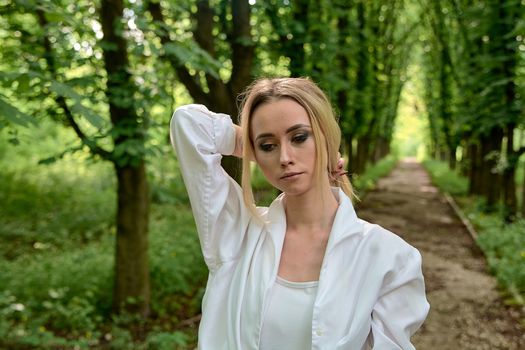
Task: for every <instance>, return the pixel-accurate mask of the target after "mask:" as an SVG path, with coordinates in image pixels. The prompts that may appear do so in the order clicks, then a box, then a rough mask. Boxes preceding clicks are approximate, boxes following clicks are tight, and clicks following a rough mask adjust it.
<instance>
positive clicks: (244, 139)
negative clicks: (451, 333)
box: [171, 78, 429, 350]
mask: <svg viewBox="0 0 525 350" xmlns="http://www.w3.org/2000/svg"><path fill="white" fill-rule="evenodd" d="M171 139H172V144H173V146H174V148H175V151H176V153H177V155H178V159H179V162H180V167H181V170H182V174H183V178H184V181H185V184H186V187H187V190H188V193H189V197H190V201H191V205H192V209H193V213H194V216H195V221H196V224H197V230H198V233H199V238H200V242H201V248H202V252H203V255H204V259H205V262H206V264H207V266H208V268H209V277H208V284H207V287H206V293H205V295H204V298H203V302H202V310H203V311H202V320H201V323H200V328H199V349H204V350H208V349H210V350H221V349H224V350H241V349H242V350H248V349H261V350H268V349H272V350H274V349H279V350H282V349H286V350H295V349H297V350H299V349H300V350H304V349H329V350H333V349H340V350H342V349H348V350H359V349H414V347H413V345H412V344H411V342H410V336H411V335H412V334H413V333H414V332H415V331H416V330H417V329H418V328H419V326H420V325H421V324H422V322H423V321H424V319H425V317H426V315H427V313H428V310H429V305H428V303H427V301H426V298H425V290H424V282H423V276H422V273H421V256H420V254H419V252H418V251H417V250H416V249H415V248H413V247H411V246H410V245H408V244H407V243H406V242H404V241H403V240H402V239H401V238H399V237H398V236H396V235H395V234H393V233H391V232H389V231H387V230H385V229H384V228H382V227H380V226H377V225H373V224H370V223H368V222H365V221H363V220H360V219H359V218H357V216H356V214H355V211H354V208H353V206H352V201H351V198H352V196H353V193H352V188H351V185H350V183H349V181H348V179H347V178H346V176H345V174H344V172H343V171H342V164H341V161H340V156H339V153H338V150H339V146H340V130H339V127H338V125H337V122H336V120H335V118H334V115H333V112H332V108H331V106H330V103H329V101H328V99H327V98H326V96H325V95H324V93H323V92H322V91H321V90H320V89H319V88H318V87H317V86H316V85H315V84H314V83H313V82H312V81H310V80H308V79H302V78H283V79H262V80H259V81H257V82H255V83H254V84H253V85H252V86H251V87H250V88H249V89H248V91H247V92H246V94H245V98H244V102H243V106H242V112H241V127H238V126H235V125H234V124H233V123H232V121H231V119H230V117H229V116H227V115H224V114H217V113H213V112H210V111H209V110H208V109H207V108H206V107H204V106H202V105H188V106H183V107H180V108H178V109H177V110H176V111H175V113H174V116H173V118H172V122H171ZM231 154H233V155H236V156H242V158H243V160H244V162H243V186H242V189H241V187H240V186H238V185H237V183H236V182H235V181H234V180H233V179H231V178H230V177H229V176H228V175H227V174H226V172H225V171H224V170H223V169H222V168H221V165H220V161H221V157H222V155H231ZM250 161H255V162H256V163H257V165H258V166H259V167H260V168H261V170H262V172H263V173H264V175H265V177H266V178H267V179H268V181H269V182H270V183H271V184H272V185H273V186H275V187H276V188H277V189H279V190H280V191H281V192H282V194H281V195H280V196H278V197H277V198H276V199H275V200H274V202H273V203H272V204H271V205H270V207H269V208H257V207H256V206H255V204H254V201H253V195H252V191H251V187H250V170H251V169H250Z"/></svg>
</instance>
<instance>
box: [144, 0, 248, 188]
mask: <svg viewBox="0 0 525 350" xmlns="http://www.w3.org/2000/svg"><path fill="white" fill-rule="evenodd" d="M227 4H229V5H230V6H227ZM146 8H147V10H148V12H149V13H150V14H151V17H152V18H153V20H154V21H155V23H156V29H155V32H156V33H157V34H158V36H159V38H160V41H161V43H162V47H163V51H164V57H165V58H166V59H167V60H168V61H169V63H170V64H171V66H172V68H173V69H174V71H175V72H176V74H177V77H178V79H179V80H180V81H181V82H182V83H183V84H184V86H185V87H186V89H187V90H188V92H189V94H190V95H191V97H192V98H193V99H194V101H195V102H196V103H201V104H204V105H206V106H208V107H209V108H210V109H211V110H213V111H216V112H221V113H227V114H229V115H230V116H232V119H233V120H234V122H236V123H238V111H237V101H238V96H239V95H240V93H241V92H243V90H244V89H245V88H246V86H248V84H249V83H250V82H251V81H252V80H253V76H252V67H253V60H254V52H255V44H254V42H253V39H252V33H251V30H252V27H251V24H250V20H251V18H252V17H251V9H250V4H249V2H248V0H232V1H231V2H228V1H223V2H222V3H221V5H220V6H219V11H216V9H215V8H213V7H212V6H211V5H210V2H209V1H208V0H198V1H197V4H196V11H195V12H191V10H189V11H187V13H191V16H192V18H191V19H192V21H193V22H194V28H193V30H191V31H190V29H189V28H184V30H183V33H184V34H183V35H177V34H173V29H174V27H175V26H176V23H173V22H171V21H168V20H167V19H166V18H177V16H176V15H175V16H174V15H172V14H170V15H168V16H166V15H165V14H164V12H166V13H170V10H171V11H172V13H173V12H175V11H176V9H173V10H172V9H171V8H170V7H169V6H166V8H163V7H162V6H161V3H160V2H158V1H147V5H146ZM229 17H231V21H229V20H227V18H229ZM188 35H190V36H191V37H192V39H189V40H185V39H181V38H180V39H179V37H181V36H182V37H187V36H188ZM222 39H225V40H224V41H222ZM224 44H226V45H224ZM185 45H189V46H190V48H191V50H192V51H193V52H192V53H188V52H187V47H185ZM224 46H226V47H224ZM185 54H186V56H185ZM188 54H189V58H190V60H189V61H186V60H185V59H184V58H185V57H186V58H188V56H187V55H188ZM192 58H193V59H194V60H204V62H205V64H202V65H200V66H197V65H195V64H192V63H193V62H192ZM226 61H228V62H229V63H230V64H231V70H228V73H227V74H224V75H229V79H225V78H224V77H223V76H222V75H221V68H222V67H223V66H224V65H225V62H226ZM210 63H211V64H210ZM223 166H224V168H225V169H226V170H227V171H228V173H229V174H230V175H231V176H232V177H233V178H235V179H236V180H237V181H240V163H239V161H238V160H236V159H235V158H233V157H224V158H223Z"/></svg>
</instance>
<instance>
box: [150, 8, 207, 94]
mask: <svg viewBox="0 0 525 350" xmlns="http://www.w3.org/2000/svg"><path fill="white" fill-rule="evenodd" d="M147 9H148V11H149V12H150V14H151V16H152V17H153V20H154V21H155V22H157V23H159V24H162V25H163V26H164V27H166V21H165V20H164V15H163V14H162V9H161V7H160V2H156V1H148V3H147ZM158 33H159V34H158V36H159V38H160V42H161V44H162V45H166V44H168V43H171V42H172V40H171V38H170V37H169V34H168V33H167V32H166V30H165V29H164V28H162V29H161V30H159V31H158ZM166 59H167V60H168V62H169V63H170V64H171V66H172V68H173V69H174V70H175V72H176V73H177V76H178V77H179V80H180V81H181V82H182V83H183V84H184V86H185V87H186V89H187V90H188V92H189V94H190V95H191V97H192V98H193V99H194V100H195V102H197V103H202V104H209V97H208V95H207V94H206V93H205V92H204V91H203V89H202V87H201V86H200V84H199V83H198V82H197V81H196V80H195V78H194V77H193V76H192V75H191V74H190V72H189V71H188V69H187V68H186V67H185V66H184V63H183V62H180V61H179V60H178V59H177V58H176V57H175V56H173V55H167V56H166Z"/></svg>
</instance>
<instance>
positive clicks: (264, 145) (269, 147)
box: [259, 143, 275, 152]
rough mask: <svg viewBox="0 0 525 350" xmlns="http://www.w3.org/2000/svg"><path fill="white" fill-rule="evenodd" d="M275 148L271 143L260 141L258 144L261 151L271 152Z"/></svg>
mask: <svg viewBox="0 0 525 350" xmlns="http://www.w3.org/2000/svg"><path fill="white" fill-rule="evenodd" d="M274 148H275V145H274V144H273V143H261V144H259V149H260V150H261V151H263V152H271V151H273V149H274Z"/></svg>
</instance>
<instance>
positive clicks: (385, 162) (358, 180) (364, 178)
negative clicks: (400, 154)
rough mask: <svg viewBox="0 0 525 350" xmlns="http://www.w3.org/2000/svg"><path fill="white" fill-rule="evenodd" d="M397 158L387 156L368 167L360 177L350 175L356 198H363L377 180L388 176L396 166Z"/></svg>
mask: <svg viewBox="0 0 525 350" xmlns="http://www.w3.org/2000/svg"><path fill="white" fill-rule="evenodd" d="M398 161H399V160H398V158H397V157H395V156H394V155H389V156H387V157H385V158H383V159H381V160H380V161H378V162H377V163H376V164H372V165H369V166H368V167H367V168H366V171H365V173H364V174H362V175H354V174H352V180H351V181H352V185H353V186H354V190H355V191H356V193H357V195H358V196H363V195H364V194H365V193H366V192H367V191H370V190H372V189H373V188H374V187H375V185H376V183H377V180H379V179H380V178H382V177H384V176H386V175H388V174H389V173H390V172H391V171H392V169H393V168H394V167H395V166H396V165H397V163H398Z"/></svg>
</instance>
